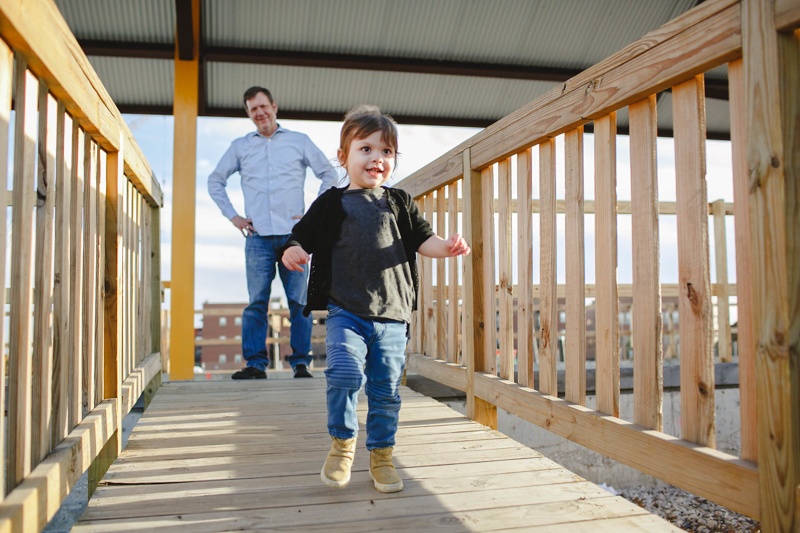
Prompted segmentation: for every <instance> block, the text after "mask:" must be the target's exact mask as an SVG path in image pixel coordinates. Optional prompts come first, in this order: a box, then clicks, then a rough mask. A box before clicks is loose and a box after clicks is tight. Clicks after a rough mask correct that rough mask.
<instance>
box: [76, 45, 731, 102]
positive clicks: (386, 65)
mask: <svg viewBox="0 0 800 533" xmlns="http://www.w3.org/2000/svg"><path fill="white" fill-rule="evenodd" d="M79 42H80V45H81V48H83V51H84V53H85V54H86V55H87V56H93V55H94V56H114V57H133V58H143V59H174V57H175V56H174V54H175V49H174V46H173V45H172V44H169V43H161V44H156V43H131V42H117V41H89V40H81V41H79ZM211 61H213V62H220V63H243V64H256V65H287V66H292V67H306V68H333V69H353V70H378V71H387V72H406V73H413V74H438V75H448V76H472V77H478V78H500V79H517V80H533V81H551V82H552V81H556V82H561V81H567V80H568V79H570V78H572V77H573V76H575V75H577V74H579V73H580V72H581V71H580V70H577V69H566V68H554V67H534V66H524V65H506V64H494V63H473V62H467V61H439V60H434V59H415V58H408V57H385V56H365V55H352V54H321V53H311V52H289V51H285V50H254V49H248V48H229V47H205V49H204V50H201V53H200V64H201V68H202V65H204V64H205V63H207V62H211ZM705 90H706V96H707V97H708V98H715V99H718V100H727V99H728V80H725V79H718V78H709V77H707V76H706V78H705Z"/></svg>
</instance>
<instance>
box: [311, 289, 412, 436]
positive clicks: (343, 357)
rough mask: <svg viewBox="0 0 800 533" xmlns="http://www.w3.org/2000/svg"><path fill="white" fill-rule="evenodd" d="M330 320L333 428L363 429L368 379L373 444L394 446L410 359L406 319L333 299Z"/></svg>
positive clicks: (338, 431)
mask: <svg viewBox="0 0 800 533" xmlns="http://www.w3.org/2000/svg"><path fill="white" fill-rule="evenodd" d="M325 326H326V328H327V334H326V339H325V345H326V348H327V352H328V354H327V359H328V368H327V370H325V376H326V377H327V380H328V384H327V385H328V387H327V399H328V433H329V434H330V435H331V436H332V437H336V438H339V439H350V438H353V437H355V436H356V435H357V434H358V416H357V414H356V406H357V405H358V392H359V391H360V390H361V387H362V385H364V383H365V382H366V393H367V401H368V411H367V449H368V450H374V449H375V448H386V447H388V446H394V442H395V439H394V436H395V433H397V423H398V420H399V418H400V391H399V388H400V380H401V378H402V377H403V368H404V367H405V362H406V356H405V349H406V342H407V336H406V333H407V326H406V324H405V322H395V321H378V320H370V319H366V318H361V317H359V316H357V315H354V314H353V313H351V312H349V311H347V310H345V309H342V308H341V307H339V306H336V305H332V304H331V305H328V320H327V322H326V323H325Z"/></svg>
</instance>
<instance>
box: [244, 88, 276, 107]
mask: <svg viewBox="0 0 800 533" xmlns="http://www.w3.org/2000/svg"><path fill="white" fill-rule="evenodd" d="M258 93H264V94H265V95H266V96H267V99H268V100H269V103H270V104H274V103H275V101H274V100H272V93H271V92H269V89H266V88H264V87H259V86H258V85H254V86H252V87H250V88H249V89H247V90H246V91H245V92H244V97H243V98H242V103H243V104H244V108H245V109H247V101H248V100H251V99H253V98H255V96H256V95H257V94H258Z"/></svg>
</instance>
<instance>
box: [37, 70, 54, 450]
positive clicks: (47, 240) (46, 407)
mask: <svg viewBox="0 0 800 533" xmlns="http://www.w3.org/2000/svg"><path fill="white" fill-rule="evenodd" d="M38 106H39V135H38V139H39V140H40V142H39V143H38V145H37V149H38V158H39V165H38V169H37V178H38V179H37V184H36V193H37V202H36V243H35V247H34V249H35V252H34V257H35V264H34V295H33V310H34V311H33V313H34V316H33V369H34V374H33V392H32V398H33V420H32V424H31V426H32V428H33V431H34V438H33V442H32V446H33V449H32V451H31V455H32V458H33V462H34V465H36V464H38V463H39V462H40V461H41V460H42V459H44V457H45V456H46V455H47V454H48V453H49V452H50V443H51V431H52V426H51V423H52V409H53V391H52V375H53V338H52V335H51V332H52V330H51V324H50V322H51V309H52V305H53V280H54V277H53V249H54V246H53V239H54V233H55V228H54V224H55V213H54V208H55V200H56V183H55V176H56V140H57V135H58V128H57V124H56V121H57V118H56V117H57V115H56V112H57V110H56V103H55V100H53V98H52V96H50V94H49V92H48V90H47V86H46V85H44V84H41V83H40V84H39V104H38Z"/></svg>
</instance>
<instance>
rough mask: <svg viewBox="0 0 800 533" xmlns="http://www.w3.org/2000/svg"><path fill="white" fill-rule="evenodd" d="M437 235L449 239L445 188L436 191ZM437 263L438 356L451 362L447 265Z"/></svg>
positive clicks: (437, 260)
mask: <svg viewBox="0 0 800 533" xmlns="http://www.w3.org/2000/svg"><path fill="white" fill-rule="evenodd" d="M436 234H437V235H439V236H440V237H441V238H443V239H446V238H447V198H446V197H445V188H444V187H442V188H441V189H438V190H437V191H436ZM435 261H436V343H437V347H436V355H437V357H438V358H439V359H444V360H445V361H447V360H449V358H450V356H449V354H448V353H447V352H448V350H447V268H446V267H447V265H446V262H445V259H444V258H439V259H435Z"/></svg>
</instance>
